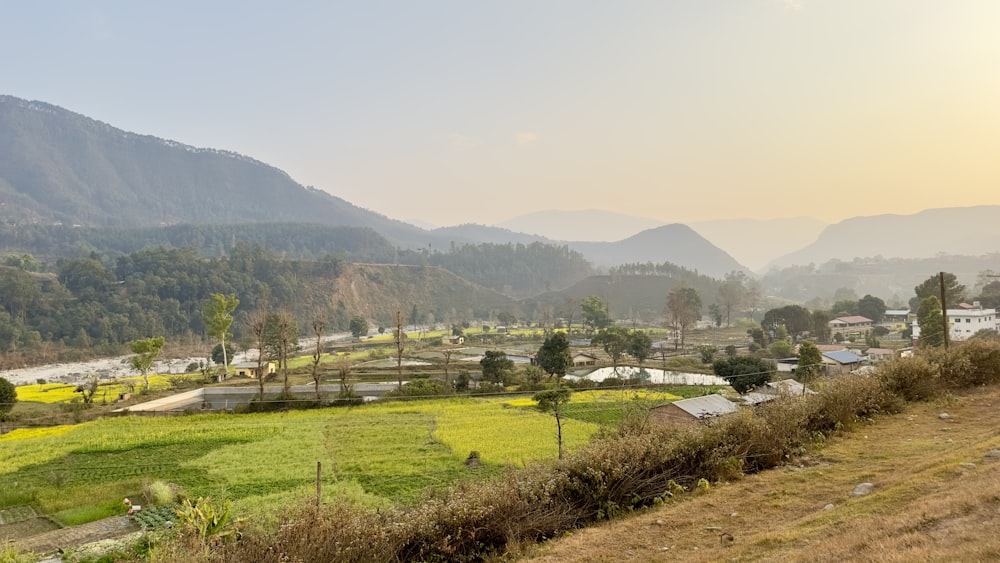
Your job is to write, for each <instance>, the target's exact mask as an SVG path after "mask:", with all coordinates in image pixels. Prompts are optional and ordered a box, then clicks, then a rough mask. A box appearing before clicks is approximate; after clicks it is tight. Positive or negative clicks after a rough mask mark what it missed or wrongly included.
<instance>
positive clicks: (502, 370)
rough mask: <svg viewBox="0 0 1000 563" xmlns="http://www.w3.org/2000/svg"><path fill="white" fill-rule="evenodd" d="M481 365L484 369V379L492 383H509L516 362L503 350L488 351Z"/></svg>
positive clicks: (480, 362) (480, 361)
mask: <svg viewBox="0 0 1000 563" xmlns="http://www.w3.org/2000/svg"><path fill="white" fill-rule="evenodd" d="M479 365H480V366H482V368H483V379H484V380H486V381H489V382H490V383H507V381H508V379H509V378H510V374H511V372H513V371H514V360H511V359H510V358H508V357H507V354H506V353H504V352H503V351H502V350H487V351H486V353H485V354H483V359H481V360H479Z"/></svg>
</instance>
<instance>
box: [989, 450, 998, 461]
mask: <svg viewBox="0 0 1000 563" xmlns="http://www.w3.org/2000/svg"><path fill="white" fill-rule="evenodd" d="M986 459H1000V450H990V451H988V452H986Z"/></svg>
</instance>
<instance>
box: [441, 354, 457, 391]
mask: <svg viewBox="0 0 1000 563" xmlns="http://www.w3.org/2000/svg"><path fill="white" fill-rule="evenodd" d="M454 353H455V351H454V350H442V351H441V355H442V356H444V383H445V385H447V386H448V388H449V389H450V388H451V379H450V378H449V377H448V366H449V365H450V364H451V355H452V354H454Z"/></svg>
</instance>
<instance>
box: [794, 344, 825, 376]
mask: <svg viewBox="0 0 1000 563" xmlns="http://www.w3.org/2000/svg"><path fill="white" fill-rule="evenodd" d="M822 369H823V354H821V353H820V351H819V347H817V346H816V345H815V344H813V343H812V342H809V341H806V342H803V343H801V344H799V365H798V367H796V368H795V374H796V375H798V376H799V380H800V381H808V380H810V379H812V378H813V377H815V376H816V375H817V374H819V372H820V371H821V370H822Z"/></svg>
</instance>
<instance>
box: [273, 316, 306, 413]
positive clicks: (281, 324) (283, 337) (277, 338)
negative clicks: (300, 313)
mask: <svg viewBox="0 0 1000 563" xmlns="http://www.w3.org/2000/svg"><path fill="white" fill-rule="evenodd" d="M265 330H266V332H267V344H266V345H265V347H266V348H267V350H268V352H269V357H271V358H274V359H276V360H277V361H278V367H279V368H280V369H281V374H282V378H283V387H284V395H285V399H288V398H289V395H290V393H291V387H290V385H289V382H288V358H289V357H290V356H291V355H292V352H294V351H295V350H297V349H298V344H299V326H298V324H296V322H295V317H293V316H292V314H291V313H290V312H288V310H287V309H280V310H278V311H277V312H275V313H271V314H270V315H268V316H267V327H266V329H265Z"/></svg>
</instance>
